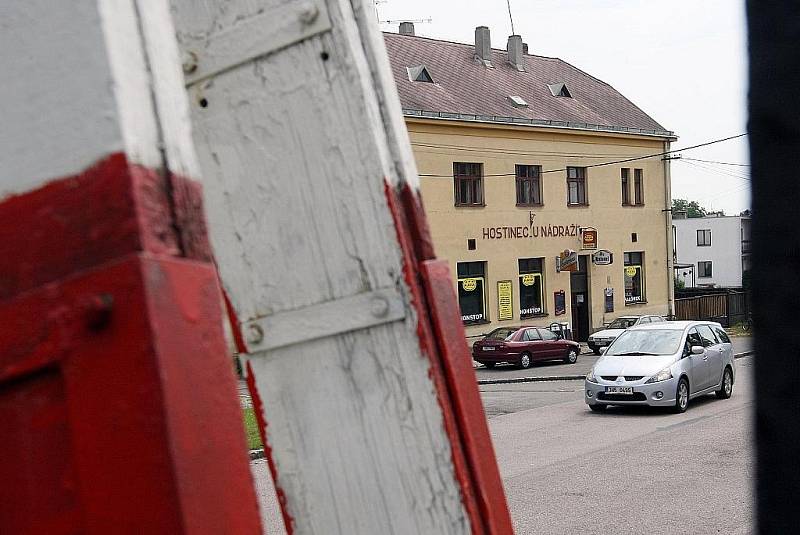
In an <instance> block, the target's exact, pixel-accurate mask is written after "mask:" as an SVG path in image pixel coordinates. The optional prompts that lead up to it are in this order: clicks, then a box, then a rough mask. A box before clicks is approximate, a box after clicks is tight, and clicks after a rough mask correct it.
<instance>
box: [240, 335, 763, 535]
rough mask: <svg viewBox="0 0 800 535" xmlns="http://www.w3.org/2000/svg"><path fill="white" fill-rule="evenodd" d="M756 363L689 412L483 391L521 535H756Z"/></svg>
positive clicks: (554, 384)
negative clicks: (597, 408)
mask: <svg viewBox="0 0 800 535" xmlns="http://www.w3.org/2000/svg"><path fill="white" fill-rule="evenodd" d="M747 340H748V342H749V339H747ZM737 341H738V342H740V343H739V344H737V343H736V342H734V346H735V349H736V351H737V352H739V351H744V350H746V349H742V347H743V346H742V344H741V339H738V340H737ZM747 349H749V347H748V348H747ZM753 358H754V357H745V358H743V359H739V360H737V380H736V384H735V385H734V390H733V396H732V397H731V398H730V399H728V400H717V399H716V398H715V397H714V396H706V397H704V398H702V399H696V400H692V402H691V403H690V405H689V410H688V411H687V412H686V413H684V414H671V413H670V412H667V411H663V410H652V409H633V408H630V409H621V408H610V409H609V410H608V411H607V412H606V413H604V414H600V413H593V412H591V411H589V410H588V408H587V407H586V405H585V404H584V402H583V382H582V381H548V382H538V383H518V384H504V385H481V386H480V390H481V397H482V399H483V403H484V407H485V410H486V415H487V417H488V418H489V428H490V432H491V435H492V440H493V442H494V445H495V450H496V451H495V453H496V456H497V460H498V465H499V467H500V472H501V476H502V478H503V484H504V487H505V491H506V497H507V499H508V504H509V508H510V511H511V515H512V518H513V520H514V526H515V531H516V533H518V534H529V533H531V534H532V533H546V534H562V533H563V534H570V535H571V534H577V533H603V534H616V533H619V534H638V533H647V534H648V535H657V534H662V533H663V534H673V533H692V534H706V533H709V534H714V533H726V534H744V533H753V532H755V528H754V507H753V493H752V489H751V484H752V483H753V482H754V477H755V466H754V457H753V455H754V451H753V444H752V443H751V437H752V418H751V411H752V404H753V396H752V386H751V382H752V374H753V368H752V365H753ZM565 367H567V368H569V367H574V366H565ZM534 369H537V368H534ZM587 369H588V368H587ZM516 372H519V370H516ZM491 373H496V372H494V371H492V372H491ZM251 470H252V472H253V475H254V477H255V480H256V488H257V491H258V494H259V498H260V502H261V503H260V505H261V508H262V519H263V521H264V528H265V533H270V534H275V533H285V531H284V530H283V525H282V522H281V520H280V513H279V511H278V508H277V503H276V499H275V492H274V488H273V487H272V483H271V480H270V478H269V473H268V471H267V467H266V464H265V462H264V461H263V460H259V461H253V462H252V463H251Z"/></svg>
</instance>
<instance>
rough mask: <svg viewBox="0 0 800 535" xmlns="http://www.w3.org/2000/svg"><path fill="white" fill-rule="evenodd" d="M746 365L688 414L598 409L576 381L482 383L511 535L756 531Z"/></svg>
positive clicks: (740, 363)
mask: <svg viewBox="0 0 800 535" xmlns="http://www.w3.org/2000/svg"><path fill="white" fill-rule="evenodd" d="M752 360H753V359H752V358H750V357H748V358H744V359H740V360H739V361H737V370H738V377H737V382H736V384H735V386H734V392H733V396H732V397H731V398H730V399H728V400H717V399H716V398H715V397H714V396H707V397H704V398H702V399H698V400H692V402H691V403H690V405H689V410H688V411H687V412H686V413H684V414H671V413H669V412H665V411H661V410H647V409H645V410H639V409H637V410H633V409H613V408H612V409H609V410H608V411H607V412H606V413H605V414H596V413H593V412H590V411H589V410H588V408H587V407H586V405H585V404H584V402H583V395H582V394H583V385H582V383H581V382H579V381H558V382H552V383H523V384H513V385H491V386H485V387H481V390H482V392H483V393H482V396H483V399H484V404H485V406H486V410H487V415H488V416H489V418H490V419H489V426H490V430H491V434H492V439H493V441H494V444H495V448H496V455H497V460H498V464H499V466H500V472H501V476H502V478H503V484H504V487H505V490H506V496H507V499H508V502H509V508H510V510H511V515H512V517H513V519H514V525H515V530H516V532H517V533H521V534H528V533H547V534H561V533H563V534H574V533H604V534H610V533H624V534H627V533H648V534H651V535H655V534H661V533H664V534H673V533H693V534H705V533H728V534H730V533H753V532H754V531H755V528H754V520H753V518H754V516H753V515H754V508H753V493H752V489H751V485H752V483H753V481H754V477H755V466H754V458H753V455H754V452H753V445H752V443H751V437H752V431H751V429H752V421H751V420H752V419H751V411H752V403H753V397H752V387H751V381H752V371H753V368H752ZM493 415H494V416H493Z"/></svg>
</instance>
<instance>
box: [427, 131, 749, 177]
mask: <svg viewBox="0 0 800 535" xmlns="http://www.w3.org/2000/svg"><path fill="white" fill-rule="evenodd" d="M746 135H747V132H744V133H742V134H737V135H735V136H729V137H724V138H721V139H715V140H713V141H707V142H705V143H699V144H697V145H692V146H690V147H684V148H682V149H673V150H668V151H666V152H658V153H655V154H648V155H647V156H636V157H634V158H625V159H622V160H614V161H611V162H602V163H595V164H590V165H585V166H583V167H585V168H589V167H605V166H607V165H616V164H619V163H627V162H636V161H639V160H646V159H648V158H656V157H658V156H667V155H669V154H675V153H676V152H682V151H687V150H693V149H699V148H700V147H707V146H708V145H714V144H715V143H722V142H723V141H730V140H732V139H737V138H740V137H744V136H746ZM566 170H567V168H566V167H564V168H562V169H547V170H545V171H542V172H541V173H540V174H545V173H562V172H566ZM419 176H423V177H433V178H452V176H453V175H436V174H428V173H420V175H419ZM483 176H484V177H496V176H516V173H494V174H489V175H483Z"/></svg>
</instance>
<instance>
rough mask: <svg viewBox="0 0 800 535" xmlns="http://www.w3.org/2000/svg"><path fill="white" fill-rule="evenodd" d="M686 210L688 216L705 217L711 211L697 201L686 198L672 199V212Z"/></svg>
mask: <svg viewBox="0 0 800 535" xmlns="http://www.w3.org/2000/svg"><path fill="white" fill-rule="evenodd" d="M675 212H686V217H704V216H706V215H708V214H709V213H711V212H710V211H709V210H706V209H705V208H703V207H702V206H700V204H699V203H698V202H697V201H687V200H686V199H672V213H673V214H675Z"/></svg>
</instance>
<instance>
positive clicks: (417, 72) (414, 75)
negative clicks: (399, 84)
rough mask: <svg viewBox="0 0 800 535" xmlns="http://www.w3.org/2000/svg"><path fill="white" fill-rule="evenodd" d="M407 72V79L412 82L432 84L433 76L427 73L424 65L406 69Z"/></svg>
mask: <svg viewBox="0 0 800 535" xmlns="http://www.w3.org/2000/svg"><path fill="white" fill-rule="evenodd" d="M406 70H407V71H408V79H409V80H411V81H412V82H426V83H429V84H432V83H434V82H433V76H431V73H430V72H429V71H428V68H427V67H426V66H425V65H417V66H416V67H406Z"/></svg>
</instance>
